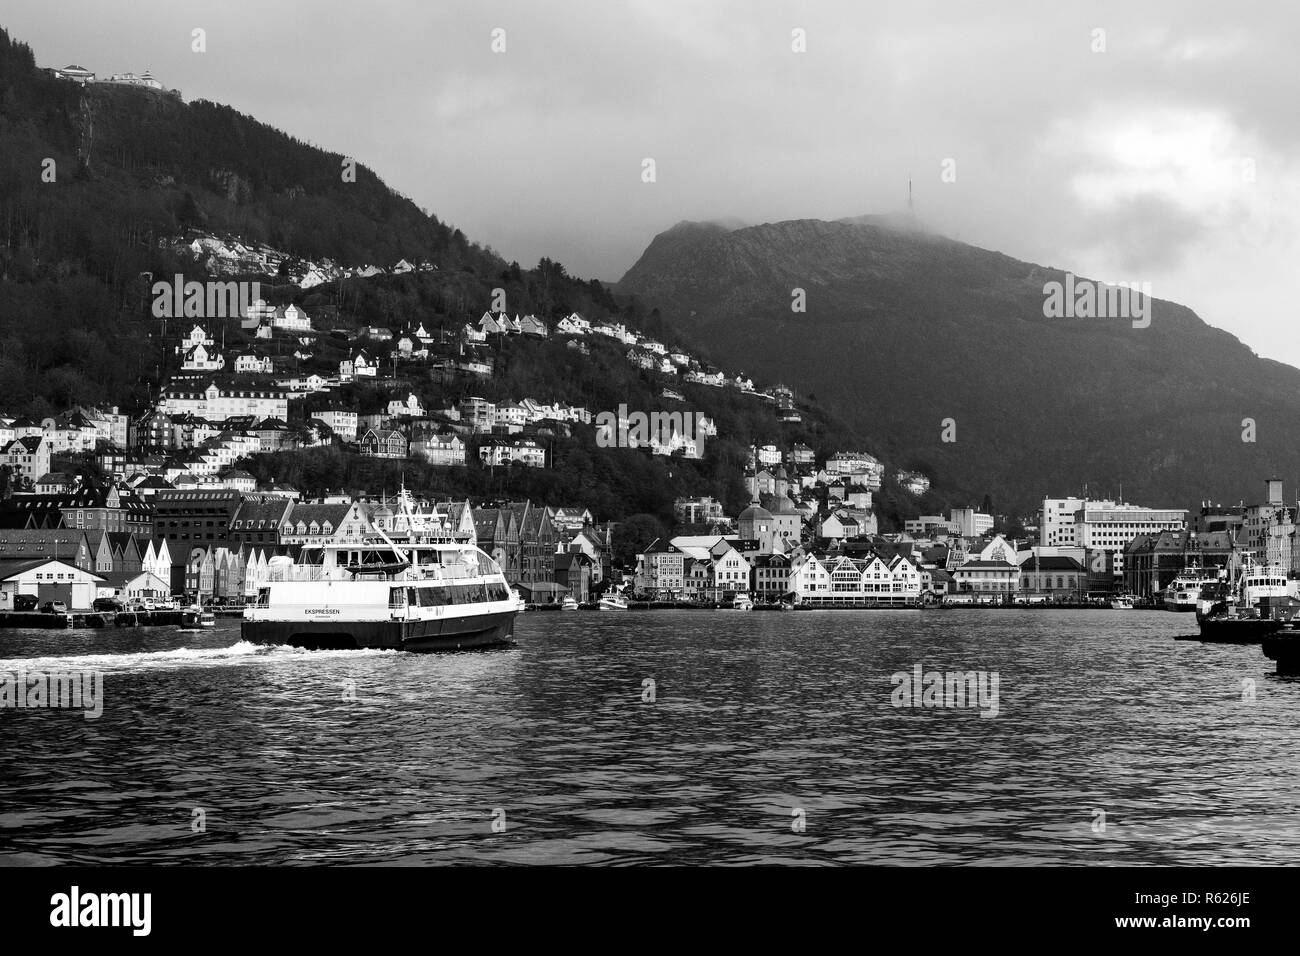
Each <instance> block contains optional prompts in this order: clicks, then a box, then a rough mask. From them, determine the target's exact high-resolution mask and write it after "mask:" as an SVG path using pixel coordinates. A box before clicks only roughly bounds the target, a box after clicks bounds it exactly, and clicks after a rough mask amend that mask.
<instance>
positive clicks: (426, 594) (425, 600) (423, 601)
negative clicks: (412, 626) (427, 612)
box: [418, 588, 438, 607]
mask: <svg viewBox="0 0 1300 956" xmlns="http://www.w3.org/2000/svg"><path fill="white" fill-rule="evenodd" d="M418 593H419V595H420V607H434V606H435V605H436V604H437V603H438V596H437V594H435V593H434V589H433V588H420V589H419V591H418Z"/></svg>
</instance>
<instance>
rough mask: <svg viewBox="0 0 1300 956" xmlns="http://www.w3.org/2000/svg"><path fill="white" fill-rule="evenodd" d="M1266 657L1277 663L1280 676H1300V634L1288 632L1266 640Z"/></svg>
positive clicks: (1264, 641)
mask: <svg viewBox="0 0 1300 956" xmlns="http://www.w3.org/2000/svg"><path fill="white" fill-rule="evenodd" d="M1262 643H1263V645H1264V656H1265V657H1267V658H1269V660H1273V661H1277V672H1278V673H1279V674H1300V633H1297V632H1295V631H1287V632H1285V633H1283V634H1274V635H1270V636H1269V637H1266V638H1264V640H1263V641H1262Z"/></svg>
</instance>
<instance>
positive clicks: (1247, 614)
mask: <svg viewBox="0 0 1300 956" xmlns="http://www.w3.org/2000/svg"><path fill="white" fill-rule="evenodd" d="M1295 604H1300V602H1296V601H1295V599H1293V598H1291V597H1290V596H1289V594H1288V593H1287V578H1286V569H1284V568H1282V567H1280V566H1278V565H1265V564H1260V563H1259V562H1257V561H1256V560H1255V558H1254V555H1253V554H1252V553H1251V552H1249V551H1246V552H1242V554H1241V558H1240V561H1239V562H1238V563H1237V564H1236V566H1235V568H1234V570H1233V573H1232V575H1231V576H1230V578H1229V579H1228V580H1226V581H1223V580H1218V581H1214V582H1211V583H1209V584H1205V585H1203V586H1202V587H1201V590H1200V594H1199V596H1198V598H1197V602H1196V622H1197V624H1199V625H1200V630H1201V639H1202V640H1204V641H1214V642H1216V643H1225V644H1255V643H1259V642H1260V641H1261V640H1263V639H1264V638H1265V637H1267V636H1268V635H1270V634H1273V633H1275V632H1276V631H1279V630H1281V629H1282V628H1283V627H1284V626H1286V625H1287V624H1288V623H1289V622H1290V620H1291V617H1292V616H1293V615H1294V613H1295V611H1294V605H1295Z"/></svg>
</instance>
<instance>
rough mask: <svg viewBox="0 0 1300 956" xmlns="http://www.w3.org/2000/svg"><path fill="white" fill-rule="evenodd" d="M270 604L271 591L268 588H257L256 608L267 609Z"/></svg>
mask: <svg viewBox="0 0 1300 956" xmlns="http://www.w3.org/2000/svg"><path fill="white" fill-rule="evenodd" d="M270 604H271V589H270V588H258V589H257V605H258V607H269V606H270Z"/></svg>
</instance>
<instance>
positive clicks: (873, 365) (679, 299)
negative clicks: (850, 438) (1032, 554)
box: [615, 217, 1300, 510]
mask: <svg viewBox="0 0 1300 956" xmlns="http://www.w3.org/2000/svg"><path fill="white" fill-rule="evenodd" d="M893 218H895V219H896V217H893ZM889 221H890V217H885V218H884V219H883V220H881V219H877V220H875V221H863V220H862V217H851V218H850V219H841V220H836V221H826V220H817V219H795V220H785V221H782V222H776V223H764V224H761V225H757V226H751V227H746V228H743V229H737V230H731V231H727V232H725V233H720V232H718V231H716V230H707V229H681V228H678V227H674V229H673V230H670V231H669V233H661V234H660V235H658V236H656V237H655V238H654V239H653V240H652V241H651V243H650V244H649V246H647V248H646V250H645V251H644V252H643V253H642V255H641V256H640V257H639V258H638V260H637V262H636V263H634V264H633V265H632V266H631V268H629V269H628V271H627V273H625V275H624V276H623V278H622V279H620V280H619V283H618V285H617V286H616V287H615V288H616V291H617V292H618V293H619V294H622V295H635V296H638V297H639V298H641V299H642V300H644V301H646V302H653V303H654V304H655V305H656V306H657V307H658V308H659V309H660V312H661V314H662V316H663V317H664V319H665V321H666V322H667V323H668V324H670V325H671V326H673V327H674V328H677V329H680V330H681V334H682V335H683V336H685V337H686V338H687V340H688V341H690V342H691V343H692V344H693V345H695V346H697V347H699V348H701V349H703V350H705V351H706V352H707V353H708V354H710V355H713V356H714V357H715V358H716V357H720V356H726V357H727V358H728V360H729V361H732V362H733V363H735V364H738V365H741V366H743V367H745V368H746V369H749V370H751V371H752V372H753V373H754V374H756V375H763V376H765V377H777V378H781V379H783V380H785V381H786V384H788V385H791V386H793V387H795V388H796V389H798V390H800V391H803V392H812V393H815V394H816V395H817V396H818V398H819V400H821V401H823V402H825V403H827V404H828V407H830V408H832V409H833V410H834V411H835V412H836V414H838V415H839V416H841V417H843V418H844V419H845V420H846V421H847V422H848V423H849V425H850V426H852V427H855V428H858V429H859V430H861V431H862V432H863V434H865V435H866V436H868V437H869V438H870V439H871V440H874V441H875V442H876V443H877V448H878V449H879V451H880V452H883V455H882V457H883V456H889V457H891V458H892V459H894V460H895V461H897V462H898V464H899V465H901V466H904V467H910V466H913V465H917V464H920V465H924V466H927V467H929V468H931V469H933V470H932V471H930V472H927V473H929V474H931V475H932V477H935V476H937V477H939V478H941V479H942V480H943V481H944V482H945V483H947V484H949V486H950V487H953V488H955V489H959V490H961V491H964V492H965V493H966V494H968V495H979V494H982V493H992V494H993V496H994V498H995V501H996V502H997V503H998V505H999V506H1002V505H1010V506H1012V507H1015V508H1018V509H1022V510H1027V509H1030V508H1032V507H1033V506H1034V504H1035V501H1036V500H1041V498H1042V497H1045V496H1050V497H1055V496H1060V495H1064V494H1069V493H1073V492H1074V491H1075V490H1076V489H1075V487H1072V486H1075V485H1080V484H1082V483H1084V482H1090V483H1091V484H1092V485H1093V486H1094V487H1095V486H1102V487H1109V488H1118V487H1119V486H1120V485H1121V484H1122V485H1123V487H1124V489H1125V491H1126V493H1129V494H1130V497H1132V496H1134V495H1137V496H1141V497H1142V498H1143V499H1149V500H1146V501H1144V503H1148V504H1152V505H1159V506H1174V505H1175V504H1176V505H1177V506H1179V507H1183V506H1186V507H1193V506H1194V505H1195V503H1196V502H1197V501H1199V500H1200V499H1202V498H1204V497H1216V496H1217V497H1220V498H1223V499H1228V498H1230V499H1232V500H1236V498H1237V497H1238V496H1240V495H1246V496H1247V497H1248V496H1249V494H1250V490H1251V489H1253V488H1256V487H1257V486H1258V483H1259V482H1260V481H1262V480H1263V479H1264V478H1267V477H1268V474H1266V472H1272V471H1278V472H1279V473H1281V474H1283V475H1296V474H1300V451H1298V450H1297V446H1296V443H1295V442H1294V441H1293V440H1292V439H1293V438H1294V428H1293V427H1292V424H1291V423H1293V422H1295V421H1296V420H1297V418H1300V399H1298V398H1297V395H1298V394H1300V370H1297V369H1294V368H1291V367H1290V366H1286V365H1284V364H1282V363H1279V362H1274V361H1272V360H1267V359H1261V358H1260V357H1259V356H1257V355H1255V353H1254V352H1252V351H1251V350H1249V349H1248V348H1247V347H1246V346H1245V345H1243V344H1242V343H1241V342H1240V341H1238V340H1237V339H1236V338H1235V337H1234V336H1232V335H1231V334H1230V333H1228V332H1225V331H1223V330H1220V329H1216V328H1214V327H1213V326H1210V325H1208V324H1207V323H1205V322H1204V321H1203V320H1202V319H1200V318H1199V317H1198V316H1197V315H1196V314H1195V313H1194V312H1193V311H1192V310H1191V309H1189V308H1187V307H1186V306H1183V305H1180V304H1178V303H1174V302H1169V301H1166V300H1161V299H1154V300H1152V302H1151V323H1150V327H1148V328H1133V321H1132V320H1131V319H1130V318H1128V317H1111V318H1046V317H1045V316H1044V314H1043V304H1044V298H1045V295H1044V284H1045V283H1048V282H1062V283H1064V282H1065V281H1066V276H1067V273H1066V272H1065V271H1064V270H1062V269H1059V268H1057V267H1053V266H1046V265H1041V264H1036V263H1030V262H1024V261H1021V260H1017V259H1015V258H1013V257H1011V256H1008V255H1006V254H1004V253H1000V252H994V251H991V250H985V249H981V248H979V247H977V246H973V245H970V244H968V243H963V242H960V241H958V240H955V239H950V238H947V237H945V236H941V235H938V234H936V233H933V232H929V231H925V230H913V229H900V228H897V227H896V226H894V225H892V224H883V223H889ZM1078 281H1079V282H1081V283H1082V282H1085V281H1088V280H1087V279H1086V277H1078ZM796 290H803V296H804V300H805V303H806V306H805V307H806V311H805V312H802V313H800V312H795V311H792V306H793V305H795V302H796V300H795V295H796ZM1166 404H1167V405H1169V406H1170V411H1169V414H1168V417H1169V418H1170V419H1171V420H1170V421H1163V420H1162V416H1163V415H1164V414H1165V413H1164V412H1162V411H1160V407H1161V406H1162V405H1166ZM1053 417H1055V418H1056V419H1057V420H1058V421H1059V425H1056V426H1054V425H1053ZM949 419H952V420H953V421H954V422H955V425H956V441H954V442H945V441H943V431H944V428H943V423H944V422H946V421H947V420H949ZM1245 419H1253V420H1254V423H1255V431H1256V434H1255V438H1256V440H1255V441H1253V442H1246V441H1242V436H1243V433H1244V432H1245V431H1246V424H1247V423H1245V422H1244V420H1245ZM1170 499H1173V500H1170Z"/></svg>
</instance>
